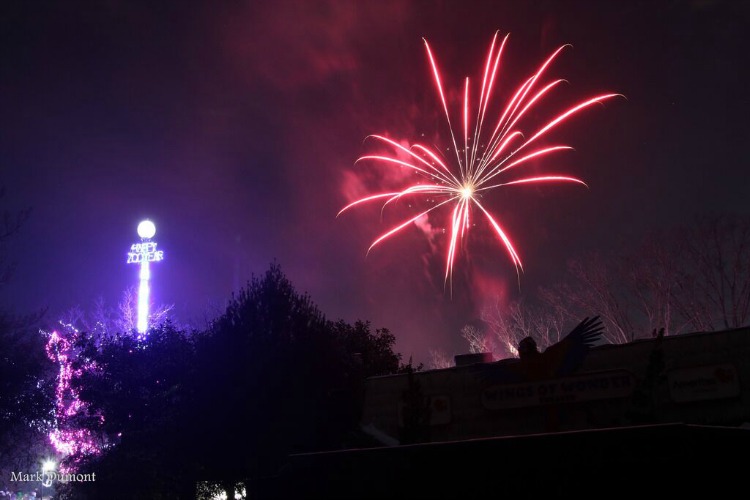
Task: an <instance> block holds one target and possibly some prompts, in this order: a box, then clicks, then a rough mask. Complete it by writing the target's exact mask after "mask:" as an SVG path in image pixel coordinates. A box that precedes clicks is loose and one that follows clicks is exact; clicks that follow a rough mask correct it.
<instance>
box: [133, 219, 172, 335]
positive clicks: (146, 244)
mask: <svg viewBox="0 0 750 500" xmlns="http://www.w3.org/2000/svg"><path fill="white" fill-rule="evenodd" d="M155 234H156V225H154V223H153V222H151V221H150V220H144V221H142V222H141V223H140V224H138V236H140V237H141V242H140V243H133V244H132V245H130V252H128V262H127V263H128V264H140V265H141V270H140V274H139V279H140V284H139V287H138V324H137V329H138V333H140V334H142V335H143V334H145V333H146V331H148V310H149V300H150V293H151V289H150V285H149V281H150V280H151V268H150V264H151V262H159V261H161V260H163V259H164V251H163V250H157V249H156V242H155V241H151V238H153V237H154V235H155Z"/></svg>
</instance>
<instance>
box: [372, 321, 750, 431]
mask: <svg viewBox="0 0 750 500" xmlns="http://www.w3.org/2000/svg"><path fill="white" fill-rule="evenodd" d="M513 362H515V361H514V360H503V361H499V362H496V363H489V364H487V363H484V364H474V365H469V366H459V367H453V368H447V369H441V370H429V371H424V372H417V373H416V374H415V375H414V379H413V380H414V383H416V384H417V385H418V386H419V390H420V391H421V393H422V394H423V396H424V397H425V398H426V400H427V402H428V404H429V405H430V413H429V418H430V421H429V424H426V425H425V426H424V427H425V429H426V431H427V434H425V437H424V438H423V440H427V441H433V442H434V441H451V440H463V439H471V438H481V437H491V436H509V435H522V434H534V433H544V432H554V431H569V430H582V429H596V428H608V427H620V426H627V425H635V424H644V423H666V422H683V423H693V424H708V425H728V426H736V425H740V424H742V423H744V422H750V328H742V329H735V330H726V331H722V332H711V333H694V334H686V335H679V336H671V337H665V338H663V339H647V340H639V341H635V342H632V343H629V344H622V345H603V346H599V347H595V348H593V349H592V350H591V351H590V352H589V354H588V356H587V358H586V360H585V361H584V363H583V365H582V367H581V368H580V370H579V371H578V372H577V373H576V374H574V375H572V376H570V377H565V378H561V379H553V380H547V381H539V382H530V383H520V384H519V383H516V384H507V383H498V382H497V381H495V382H493V381H492V377H489V378H488V377H487V375H488V374H491V373H492V372H493V370H500V369H502V366H503V364H507V363H513ZM408 387H409V381H408V376H407V375H392V376H386V377H373V378H371V379H368V380H367V383H366V395H365V405H364V408H363V417H362V425H363V428H364V429H366V430H369V431H370V432H371V433H373V434H377V435H381V436H383V435H384V436H388V437H390V438H393V439H396V440H398V439H399V438H400V437H401V431H402V428H403V418H402V414H403V412H404V409H405V404H406V403H405V402H404V400H403V399H402V394H403V393H404V391H406V390H407V388H408ZM407 411H408V408H407ZM384 442H386V441H384Z"/></svg>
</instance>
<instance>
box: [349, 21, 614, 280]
mask: <svg viewBox="0 0 750 500" xmlns="http://www.w3.org/2000/svg"><path fill="white" fill-rule="evenodd" d="M498 35H499V32H496V33H495V36H494V37H493V39H492V43H491V44H490V49H489V53H488V55H487V61H486V63H485V66H484V71H483V77H482V82H481V88H480V92H479V100H478V102H477V105H476V107H475V111H476V112H475V118H474V120H473V122H472V120H471V118H470V110H471V109H472V106H471V103H470V100H469V88H470V86H469V79H468V78H466V80H465V85H464V91H463V103H462V104H463V106H462V113H461V114H462V117H461V118H462V124H461V125H462V126H461V130H460V135H459V134H457V133H456V131H455V130H454V127H453V123H452V121H451V115H450V113H449V111H448V104H447V101H446V97H445V95H446V94H445V92H444V90H443V84H442V78H441V75H440V71H439V70H438V65H437V62H436V60H435V57H434V56H433V54H432V50H431V49H430V45H429V44H428V43H427V40H424V39H423V41H424V46H425V49H426V51H427V58H428V60H429V63H430V68H431V70H432V76H433V78H434V82H435V87H436V89H437V92H438V95H439V97H440V102H441V105H442V110H443V112H444V113H445V118H446V121H447V124H448V130H449V131H450V136H451V145H452V149H453V151H454V152H455V158H453V159H451V160H448V159H447V158H444V157H443V156H442V155H441V154H440V153H439V152H438V151H437V150H436V149H434V148H430V147H428V146H425V145H423V144H418V143H417V144H412V145H411V146H410V147H405V146H402V145H401V144H400V143H399V142H397V141H394V140H392V139H389V138H387V137H385V136H382V135H371V136H368V137H369V138H372V139H375V140H377V141H378V142H380V143H381V144H383V145H385V146H386V147H388V148H390V149H391V150H392V151H393V154H392V155H365V156H362V157H360V158H359V159H358V160H357V162H356V163H359V162H364V161H371V162H377V163H381V164H386V165H391V166H396V167H402V168H406V169H409V170H411V171H412V172H413V173H414V174H416V175H417V176H418V178H419V180H418V182H416V183H414V184H411V185H408V186H406V187H404V188H403V189H401V190H399V191H394V192H383V193H377V194H373V195H370V196H366V197H364V198H361V199H358V200H356V201H354V202H352V203H350V204H348V205H347V206H345V207H344V208H343V209H341V211H339V213H338V215H340V214H341V213H343V212H344V211H346V210H348V209H350V208H352V207H355V206H357V205H360V204H363V203H367V202H371V201H378V200H380V201H383V202H384V203H383V208H385V207H386V206H387V205H389V204H390V203H392V202H395V201H397V200H400V199H401V198H405V197H414V196H422V197H425V198H426V199H427V200H429V201H430V202H431V203H432V206H430V208H428V209H426V210H423V211H420V212H419V213H418V214H417V215H415V216H413V217H409V218H408V219H406V220H404V221H402V222H401V223H399V224H397V225H396V226H395V227H392V228H391V229H389V230H388V231H386V232H385V233H383V234H382V235H380V236H379V237H378V238H376V239H375V240H374V241H373V242H372V244H371V245H370V247H369V248H368V250H367V251H368V253H369V252H370V250H372V248H373V247H375V246H376V245H378V244H379V243H381V242H383V241H384V240H386V239H388V238H390V237H391V236H393V235H395V234H396V233H398V232H400V231H401V230H403V229H404V228H406V227H408V226H410V225H411V224H412V223H414V222H416V221H417V220H418V219H419V218H420V217H425V216H427V215H428V214H431V213H432V212H434V211H436V210H438V209H440V208H443V207H445V208H446V209H450V210H449V213H450V218H449V222H448V227H449V228H450V229H449V232H450V239H449V243H448V247H447V255H446V265H445V282H446V283H447V282H448V281H449V280H450V279H451V277H452V273H453V265H454V263H455V260H456V255H457V249H458V243H459V241H460V240H462V239H463V238H465V237H466V235H467V234H468V231H469V229H470V226H471V225H470V221H471V211H472V209H474V210H477V209H478V210H479V212H480V213H481V215H483V216H484V219H485V220H486V221H487V222H488V223H489V225H490V226H491V227H492V229H493V231H494V233H495V235H496V236H497V237H498V239H499V240H500V242H501V243H502V245H503V246H504V247H505V249H506V250H507V252H508V256H509V257H510V260H511V261H512V262H513V265H514V266H515V268H516V273H517V274H518V276H519V279H520V272H521V271H522V270H523V266H522V264H521V259H520V257H519V255H518V252H517V251H516V249H515V248H514V245H513V243H512V242H511V240H510V238H509V237H508V235H507V233H506V231H505V230H503V228H502V227H501V226H500V224H499V223H498V221H497V220H496V219H495V217H493V216H492V214H491V213H490V212H489V211H488V210H487V209H486V208H485V206H484V205H483V204H482V203H480V198H482V197H483V196H486V195H487V194H489V193H490V192H494V191H495V190H496V189H498V188H501V187H507V186H515V185H525V184H537V183H546V182H564V183H575V184H580V185H583V186H586V183H585V182H584V181H582V180H581V179H578V178H576V177H570V176H567V175H557V174H547V175H533V176H523V175H521V176H514V177H510V178H507V177H508V175H511V174H513V173H515V172H517V171H519V170H520V169H519V167H522V166H523V165H524V164H525V163H527V162H529V160H532V159H539V158H541V157H545V156H547V155H550V154H552V153H557V152H561V151H566V150H571V149H573V148H571V147H570V146H566V145H553V146H544V147H538V148H536V149H534V146H536V143H537V142H538V141H539V139H541V138H543V137H544V136H545V135H547V133H548V132H550V131H551V130H552V129H554V128H555V127H557V126H558V125H560V124H561V123H563V122H565V121H566V120H567V119H568V118H570V117H571V116H573V115H574V114H576V113H578V112H579V111H581V110H583V109H586V108H588V107H590V106H592V105H594V104H597V103H601V102H603V101H605V100H607V99H611V98H613V97H615V96H620V94H602V95H598V96H595V97H592V98H590V99H587V100H585V101H582V102H579V103H578V104H576V105H574V106H572V107H570V108H568V109H567V110H565V111H563V112H562V113H560V114H559V115H556V116H555V117H554V118H553V119H551V120H550V121H549V122H547V123H546V124H544V125H543V126H541V127H539V128H538V129H536V130H535V131H533V132H532V133H531V134H525V133H524V132H523V131H522V130H520V129H519V128H518V126H519V123H520V122H521V120H522V118H523V117H524V116H525V115H527V114H528V113H529V111H530V110H531V109H533V108H534V107H535V105H537V104H538V103H539V102H541V101H542V99H543V98H544V97H545V96H546V95H547V94H548V93H550V91H552V90H553V89H554V88H555V87H556V86H558V85H559V84H560V83H562V82H563V81H564V80H553V81H551V82H550V83H547V84H546V85H544V86H542V85H540V83H539V82H540V80H541V79H542V77H543V76H544V73H545V71H546V70H547V68H548V67H549V65H550V64H551V63H552V62H553V61H554V60H555V58H556V57H557V56H558V55H559V54H560V52H561V51H562V50H563V49H564V48H565V46H562V47H559V48H558V49H557V50H555V51H554V52H553V53H552V55H551V56H549V57H548V58H547V59H546V60H545V61H544V62H543V63H542V64H541V66H539V68H538V69H537V70H536V72H535V73H533V74H532V75H531V76H530V77H529V78H527V79H526V80H525V81H524V82H523V83H522V84H521V85H520V86H519V87H518V89H517V90H516V92H515V94H514V95H513V97H512V98H511V99H510V101H509V102H508V103H507V105H506V106H505V108H504V109H503V110H502V112H501V113H498V114H499V118H498V119H497V121H496V122H495V123H494V127H493V128H492V132H491V133H490V134H489V135H487V133H486V132H485V127H486V125H487V124H490V125H492V122H491V119H490V118H489V117H488V113H487V110H488V107H489V104H490V102H491V98H492V93H493V90H494V87H495V82H496V79H497V76H498V74H499V68H500V58H501V55H502V53H503V49H504V48H505V45H506V42H507V40H508V35H506V36H505V37H504V38H503V39H502V41H500V43H499V44H498ZM485 120H487V123H486V121H485ZM457 136H458V137H457ZM506 178H507V179H506Z"/></svg>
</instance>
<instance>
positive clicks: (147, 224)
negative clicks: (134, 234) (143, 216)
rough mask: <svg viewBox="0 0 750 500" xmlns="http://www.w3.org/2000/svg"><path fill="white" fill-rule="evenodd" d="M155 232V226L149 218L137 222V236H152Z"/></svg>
mask: <svg viewBox="0 0 750 500" xmlns="http://www.w3.org/2000/svg"><path fill="white" fill-rule="evenodd" d="M155 234H156V226H155V225H154V223H153V222H151V221H150V220H144V221H143V222H141V223H140V224H138V236H140V237H141V238H153V237H154V235H155Z"/></svg>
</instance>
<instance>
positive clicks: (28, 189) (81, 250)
mask: <svg viewBox="0 0 750 500" xmlns="http://www.w3.org/2000/svg"><path fill="white" fill-rule="evenodd" d="M748 14H750V2H747V1H741V0H727V1H720V0H715V1H711V0H693V1H679V0H669V1H656V0H653V1H599V0H591V1H572V0H570V1H565V0H560V1H554V0H547V1H541V0H540V1H533V0H525V1H520V0H506V1H503V0H494V1H486V2H485V1H476V0H460V1H343V0H342V1H319V0H309V1H305V0H298V1H253V2H238V1H228V2H192V1H173V2H141V1H124V0H123V1H118V0H109V1H98V2H81V1H73V0H69V1H64V2H42V1H34V2H29V1H14V0H11V1H5V2H3V3H2V6H0V37H1V38H2V43H0V51H2V54H1V56H0V183H1V184H2V186H4V187H5V189H6V196H5V198H4V199H3V204H4V208H9V209H20V208H24V207H30V208H31V209H32V214H31V217H30V219H29V220H28V222H27V223H26V224H25V226H24V227H23V230H22V232H21V234H20V235H18V236H17V237H16V238H15V239H14V240H13V241H12V244H11V246H10V248H9V252H10V253H9V257H11V259H12V260H13V261H15V262H16V270H15V275H14V277H13V281H12V282H11V283H10V284H9V285H8V286H6V287H5V288H4V289H3V290H2V292H1V293H2V296H1V297H0V298H1V299H2V301H3V304H4V305H5V306H6V307H10V308H11V309H12V310H15V311H17V312H24V311H32V310H34V309H36V308H40V307H46V308H48V311H49V313H48V319H53V318H54V317H56V316H57V315H59V314H60V312H62V311H65V310H67V309H69V308H71V307H73V306H76V305H78V306H81V307H83V308H84V309H86V308H90V307H91V306H92V304H93V302H94V300H95V299H96V298H97V297H102V298H103V299H104V300H105V301H106V302H107V303H110V304H112V305H114V304H115V303H116V302H117V301H118V300H119V298H120V296H121V293H122V291H123V290H124V289H125V288H126V287H128V286H131V285H134V284H135V283H136V280H137V269H136V268H135V267H134V266H127V265H126V264H125V257H126V252H127V250H128V248H129V246H130V244H131V243H134V242H136V241H137V240H138V238H137V235H136V226H137V224H138V222H139V221H140V220H141V219H143V218H150V219H152V220H153V221H154V222H155V223H156V226H157V234H156V237H155V241H157V242H158V244H159V248H160V249H162V250H164V252H165V255H166V257H165V261H164V262H161V263H159V264H157V265H154V266H153V280H154V281H153V294H154V299H155V301H156V302H161V303H173V304H174V305H175V315H176V316H177V318H178V320H180V321H182V322H184V323H192V324H196V325H197V326H200V323H201V322H202V321H205V319H207V318H210V317H213V316H215V315H216V314H217V313H218V312H219V311H221V310H222V307H223V306H224V304H225V302H226V300H227V299H228V298H229V297H230V295H231V293H232V291H233V290H237V289H238V288H239V287H240V286H242V285H243V284H244V283H245V282H246V281H247V280H248V279H249V278H250V277H251V276H252V274H256V275H257V274H261V273H263V272H265V270H266V269H268V267H269V265H270V264H271V263H272V262H274V261H275V262H277V263H278V264H279V265H280V266H281V268H282V270H283V271H284V272H285V273H286V275H287V276H288V277H289V278H290V280H291V281H292V282H293V283H294V285H295V286H296V287H297V289H298V291H300V292H307V293H309V294H310V296H311V297H312V299H313V301H314V302H315V303H316V304H317V305H318V306H319V307H320V309H321V310H322V311H323V312H324V313H325V314H326V316H327V317H328V318H329V319H339V318H341V319H344V320H347V321H354V320H357V319H363V320H370V321H371V322H372V325H373V326H374V327H377V328H380V327H387V328H389V329H390V330H391V331H392V332H393V333H394V334H395V335H396V338H397V345H396V349H397V350H398V351H400V352H402V353H403V354H404V356H405V358H406V359H408V357H409V356H411V355H413V356H414V358H415V360H426V358H427V353H428V350H429V349H441V350H444V351H447V352H448V353H449V354H453V353H456V352H457V351H461V350H462V349H463V348H462V347H461V345H462V342H463V341H462V340H461V339H460V336H459V329H460V328H461V326H463V325H464V324H466V323H468V322H470V321H474V320H476V319H477V317H478V316H479V313H480V311H481V309H482V307H483V306H484V304H486V303H487V302H488V301H494V300H495V299H496V298H497V297H500V298H501V299H502V300H513V299H515V298H518V297H519V296H520V295H521V294H523V293H527V292H529V291H533V289H534V288H535V287H537V286H539V285H544V284H551V283H552V282H554V281H555V280H557V279H558V278H559V277H560V276H561V275H562V272H563V270H564V268H565V263H566V261H567V260H568V259H570V258H575V257H580V256H581V255H582V254H583V252H585V251H587V250H591V249H602V250H606V249H611V248H614V247H616V246H617V245H621V244H623V242H627V241H635V240H637V239H638V238H639V237H641V236H642V235H644V234H645V233H646V232H647V231H649V230H651V229H656V228H660V227H671V226H674V225H679V224H685V223H687V222H689V221H690V220H691V218H692V216H693V215H695V214H702V213H709V212H714V211H731V212H739V213H743V214H748V213H749V212H750V210H748V209H749V208H750V207H749V206H748V187H750V185H749V184H750V183H748V175H747V168H748V167H749V166H750V165H748V153H747V141H748V139H750V134H749V131H750V130H749V128H748V125H747V117H748V116H750V112H749V111H750V106H749V101H750V98H749V97H748V89H749V88H750V78H748V76H749V75H748V58H747V54H748V50H747V49H748V36H749V35H748V34H747V28H748V26H750V22H749V21H750V19H749V18H748V17H749V16H748ZM497 30H499V31H500V33H501V34H502V35H504V34H506V33H508V32H510V33H511V35H510V39H509V42H508V45H507V47H506V50H505V55H504V58H503V63H502V64H503V73H502V75H501V76H500V80H499V81H498V83H497V92H498V100H497V102H502V101H503V100H504V99H507V98H508V97H509V95H508V94H510V93H511V92H512V91H513V90H515V88H517V86H518V85H519V84H520V83H521V82H522V81H523V79H525V78H526V77H527V76H528V75H530V74H531V72H532V71H533V70H535V69H536V68H537V67H538V65H539V64H541V63H542V61H543V60H544V59H545V58H546V57H547V56H549V55H550V54H551V53H552V52H553V51H554V50H555V49H556V48H557V47H559V46H560V45H563V44H566V43H567V44H571V45H572V47H569V48H567V49H566V50H565V51H564V52H563V53H562V55H561V56H560V57H559V58H558V59H557V61H556V62H555V63H554V65H553V66H552V67H551V68H550V70H549V73H548V77H549V78H548V79H552V78H565V79H566V80H567V83H566V84H565V85H563V86H562V87H561V88H560V89H558V90H556V92H555V93H554V94H553V95H551V96H550V97H548V98H546V99H545V103H544V105H543V106H540V107H539V108H538V109H537V111H536V113H534V114H532V115H531V116H529V117H528V118H529V122H530V124H534V123H536V124H539V125H541V124H543V123H544V121H543V120H544V119H545V118H547V119H549V118H551V117H552V116H553V113H554V112H555V111H562V110H563V109H564V108H565V107H566V106H570V105H572V104H574V103H576V102H578V101H581V100H583V99H585V98H588V97H592V96H594V95H596V94H599V93H605V92H616V93H621V94H623V95H624V96H625V98H618V99H613V100H609V101H607V102H606V103H605V104H604V105H601V106H595V107H592V108H591V109H588V110H586V111H584V112H582V113H581V114H579V115H576V117H575V118H573V119H572V120H571V121H570V122H568V123H567V124H565V125H563V126H561V127H560V128H559V129H556V131H555V132H554V133H553V134H551V135H550V136H549V141H550V142H549V143H550V144H552V143H555V144H569V145H571V146H573V147H574V148H575V151H574V152H572V153H566V154H563V155H559V156H555V157H550V158H549V159H548V160H547V159H546V160H543V161H540V162H539V164H538V165H537V164H534V165H531V167H530V168H531V169H540V170H539V171H555V172H558V173H565V174H569V175H574V176H577V177H580V178H582V179H583V180H585V181H586V182H587V184H588V185H589V189H586V188H584V187H581V186H572V185H544V186H529V187H518V188H514V189H508V190H507V191H502V192H500V193H497V194H494V195H492V196H489V197H487V199H486V204H487V206H488V207H489V208H490V209H491V210H492V212H493V213H494V214H496V216H497V218H498V220H499V221H500V222H501V223H502V224H503V226H504V227H505V228H506V229H507V231H508V233H509V234H510V235H511V236H512V238H513V241H514V243H515V245H516V249H517V250H518V252H519V254H520V256H521V259H522V260H523V263H524V269H525V270H524V272H523V273H522V274H521V280H520V290H519V284H518V280H517V276H516V272H515V269H514V268H513V265H512V263H511V261H510V260H509V259H508V257H507V254H506V252H505V250H504V249H503V248H502V247H501V246H500V245H499V244H498V242H497V240H496V239H495V237H494V236H493V235H492V234H491V233H490V231H489V229H488V227H486V226H485V225H483V224H478V226H477V227H476V230H475V231H473V232H472V235H471V237H470V238H469V240H468V241H467V243H468V244H467V246H466V248H465V249H462V253H461V256H460V258H459V260H458V261H457V264H456V274H455V279H454V283H453V287H452V293H451V290H450V289H446V288H445V286H444V281H443V272H444V243H445V236H442V237H441V236H440V235H439V234H438V235H437V236H435V235H433V237H431V238H428V237H426V235H425V232H424V231H423V229H425V226H424V225H423V226H422V228H420V227H417V226H416V225H415V226H414V227H410V228H408V229H407V230H406V231H404V232H403V233H402V234H401V235H399V236H398V237H396V238H394V239H392V240H390V241H388V242H385V243H383V244H382V245H380V246H378V247H376V248H375V249H373V251H372V252H370V254H369V255H366V251H367V248H368V247H369V245H370V243H371V242H372V241H373V240H374V239H375V238H376V237H377V236H379V235H380V234H381V233H383V232H384V231H385V230H386V229H388V228H389V227H390V226H388V225H387V223H388V222H391V223H393V222H396V221H398V220H401V219H403V218H405V217H407V216H408V214H409V213H412V212H410V211H409V209H408V207H406V206H404V205H401V206H399V207H394V208H393V209H392V210H389V211H387V212H386V214H385V215H384V219H383V222H382V223H381V219H380V211H379V207H378V206H370V207H366V208H363V209H361V210H352V211H350V212H346V213H345V214H343V215H341V216H340V217H338V218H337V217H336V214H337V212H338V211H339V210H340V209H341V208H342V207H343V206H344V205H346V204H347V203H348V202H350V201H352V200H353V199H354V198H355V196H361V195H364V194H366V192H369V191H363V189H364V187H373V188H377V187H379V186H378V183H380V184H385V183H388V182H392V181H393V180H394V179H393V178H392V177H391V178H389V177H388V176H387V174H386V173H385V171H384V170H383V169H380V170H378V169H373V168H372V166H367V165H365V164H362V163H360V164H357V165H355V161H356V159H357V158H358V157H359V156H361V155H363V154H366V153H370V152H372V151H373V149H372V147H371V146H372V143H370V142H364V139H365V137H366V136H367V135H368V134H374V133H377V134H387V135H388V136H389V137H393V138H396V139H403V140H404V141H407V142H409V141H412V142H413V141H417V140H423V139H424V137H427V138H431V137H438V136H439V137H444V134H445V132H446V129H445V121H444V117H443V115H442V114H441V113H442V110H441V107H440V102H439V100H438V96H437V94H436V92H435V89H434V86H433V84H432V81H431V79H430V78H431V75H430V69H429V66H428V62H427V58H426V55H425V50H424V46H423V43H422V37H425V38H426V39H427V40H428V42H429V43H430V45H431V47H432V49H433V50H434V54H435V56H436V58H437V61H438V64H439V65H440V68H441V71H442V73H443V75H444V78H445V81H444V85H445V87H446V89H449V90H450V91H451V92H450V93H449V99H450V100H451V104H452V105H453V106H454V107H453V108H452V109H453V110H454V111H455V110H456V109H457V108H455V105H456V104H457V102H458V101H456V100H455V99H453V98H455V97H457V95H458V94H459V93H460V89H461V88H462V84H463V78H464V77H465V76H469V77H471V78H472V79H473V80H472V81H474V80H476V79H477V77H478V76H479V75H480V72H481V68H482V64H483V60H484V57H485V55H486V52H487V49H488V47H489V43H490V41H491V39H492V36H493V34H494V33H495V31H497ZM440 134H442V135H440ZM545 166H547V167H550V168H548V169H547V170H544V167H545ZM441 214H442V216H441V217H437V218H433V219H430V220H429V227H430V228H433V229H438V230H439V229H440V228H441V227H444V225H445V220H446V217H447V215H446V213H445V212H442V213H441ZM399 217H400V218H399ZM464 250H465V251H464Z"/></svg>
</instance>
